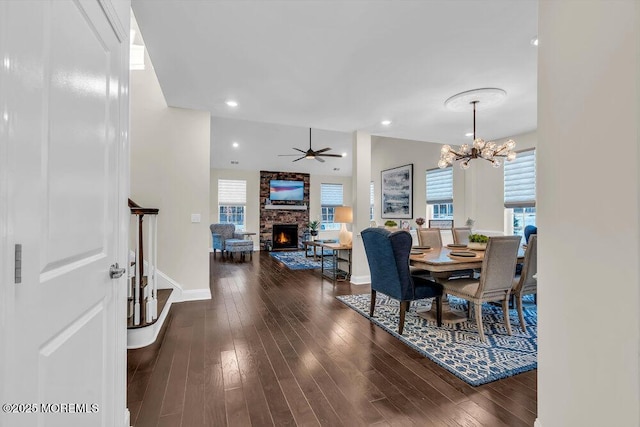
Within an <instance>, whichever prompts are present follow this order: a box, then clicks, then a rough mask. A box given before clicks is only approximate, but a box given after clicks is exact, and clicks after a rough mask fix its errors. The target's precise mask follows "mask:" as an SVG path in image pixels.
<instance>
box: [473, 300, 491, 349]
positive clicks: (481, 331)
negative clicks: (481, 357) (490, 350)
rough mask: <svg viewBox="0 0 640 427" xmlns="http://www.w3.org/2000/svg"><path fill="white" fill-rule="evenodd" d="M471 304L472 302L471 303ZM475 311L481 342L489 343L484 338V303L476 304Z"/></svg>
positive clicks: (474, 304)
mask: <svg viewBox="0 0 640 427" xmlns="http://www.w3.org/2000/svg"><path fill="white" fill-rule="evenodd" d="M469 304H471V302H469ZM473 309H474V310H475V312H476V325H477V326H478V335H480V341H482V342H487V339H486V338H485V336H484V327H483V326H482V303H479V302H474V303H473Z"/></svg>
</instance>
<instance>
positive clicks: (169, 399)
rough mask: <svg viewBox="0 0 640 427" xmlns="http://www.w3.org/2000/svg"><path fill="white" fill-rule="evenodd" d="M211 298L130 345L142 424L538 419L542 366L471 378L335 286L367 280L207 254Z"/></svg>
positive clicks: (192, 426) (131, 398)
mask: <svg viewBox="0 0 640 427" xmlns="http://www.w3.org/2000/svg"><path fill="white" fill-rule="evenodd" d="M210 280H211V294H212V296H213V298H212V299H211V300H210V301H195V302H186V303H180V304H174V305H173V306H172V307H171V311H170V315H169V317H168V319H167V321H166V322H165V326H164V327H163V330H162V332H161V335H160V336H159V337H158V340H157V341H156V343H154V344H152V345H150V346H148V347H146V348H143V349H138V350H129V352H128V396H127V403H128V407H129V410H130V411H131V423H132V425H134V426H136V427H138V426H140V427H143V426H183V427H198V426H271V425H273V426H286V425H291V426H293V425H305V426H306V425H323V426H340V425H344V426H353V425H375V426H396V425H402V426H404V425H407V426H408V425H415V426H492V427H493V426H509V427H513V426H532V425H533V423H534V420H535V418H536V407H537V402H536V371H531V372H527V373H524V374H520V375H517V376H514V377H510V378H507V379H503V380H500V381H496V382H493V383H489V384H486V385H483V386H480V387H472V386H470V385H468V384H466V383H465V382H463V381H462V380H460V379H458V378H457V377H455V376H453V375H452V374H450V373H449V372H447V371H445V370H444V369H442V368H440V367H439V366H438V365H436V364H435V363H433V362H432V361H430V360H429V359H426V358H424V357H423V356H421V355H420V354H418V353H416V352H414V351H413V350H411V349H410V348H409V347H407V346H405V345H404V344H402V343H401V342H400V341H398V340H397V339H395V338H393V337H392V336H391V335H389V334H388V333H386V332H385V331H383V330H382V329H380V328H378V327H376V326H373V325H372V324H371V323H370V322H369V321H368V320H366V319H365V318H364V317H362V316H360V315H359V314H357V313H356V312H355V311H353V310H351V309H349V308H347V307H346V306H345V305H343V304H342V303H340V302H339V301H337V300H336V299H335V298H334V297H335V296H336V295H341V294H349V293H365V292H369V287H368V286H355V285H350V284H349V283H344V282H343V283H338V284H337V285H333V284H332V283H331V282H329V281H327V280H323V279H321V278H320V276H319V274H318V273H317V272H313V271H310V270H299V271H291V270H288V269H287V268H286V267H284V266H283V265H282V264H280V263H278V262H276V261H275V260H273V259H272V258H271V257H270V256H269V255H268V253H256V254H254V257H253V260H252V261H247V262H244V263H237V262H232V261H227V260H221V259H220V257H217V259H215V260H214V259H213V257H211V258H210Z"/></svg>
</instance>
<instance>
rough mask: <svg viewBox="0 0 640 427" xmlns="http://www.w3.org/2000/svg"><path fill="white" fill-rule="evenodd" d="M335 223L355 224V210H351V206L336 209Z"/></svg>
mask: <svg viewBox="0 0 640 427" xmlns="http://www.w3.org/2000/svg"><path fill="white" fill-rule="evenodd" d="M333 221H334V222H338V223H339V222H342V223H348V224H351V223H352V222H353V210H352V209H351V206H338V207H336V211H335V213H334V216H333Z"/></svg>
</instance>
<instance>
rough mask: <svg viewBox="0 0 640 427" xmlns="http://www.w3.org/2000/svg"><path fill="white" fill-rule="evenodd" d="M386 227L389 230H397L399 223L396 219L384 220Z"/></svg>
mask: <svg viewBox="0 0 640 427" xmlns="http://www.w3.org/2000/svg"><path fill="white" fill-rule="evenodd" d="M384 227H385V228H386V229H387V230H397V229H398V223H397V222H395V221H394V220H392V219H390V220H388V221H385V222H384Z"/></svg>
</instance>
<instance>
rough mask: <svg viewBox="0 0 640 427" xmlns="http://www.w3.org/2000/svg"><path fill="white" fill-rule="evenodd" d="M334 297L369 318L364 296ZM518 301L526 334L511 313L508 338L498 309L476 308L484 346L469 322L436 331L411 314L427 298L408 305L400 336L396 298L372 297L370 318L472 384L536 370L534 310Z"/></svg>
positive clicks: (458, 305) (459, 303)
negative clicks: (480, 309) (373, 309)
mask: <svg viewBox="0 0 640 427" xmlns="http://www.w3.org/2000/svg"><path fill="white" fill-rule="evenodd" d="M336 298H337V299H338V300H340V301H342V302H343V303H344V304H346V305H348V306H349V307H351V308H353V309H354V310H355V311H357V312H358V313H360V314H361V315H362V316H364V317H366V318H369V304H370V301H371V295H370V294H362V295H342V296H337V297H336ZM529 298H530V299H529ZM524 300H525V308H524V318H525V321H526V322H527V334H525V333H523V332H522V330H521V329H520V321H519V320H518V313H517V311H516V310H510V311H509V318H510V320H511V331H512V333H513V335H511V336H509V335H507V332H506V329H505V327H504V323H503V322H502V319H503V318H502V308H501V307H496V306H493V305H490V304H484V305H483V306H482V317H483V319H484V324H483V325H484V333H485V336H486V338H487V343H486V344H485V343H483V342H481V341H480V339H479V336H478V329H477V328H476V323H475V321H473V320H472V321H465V322H463V323H459V324H457V325H448V324H445V323H443V324H442V326H441V327H438V326H436V323H435V321H429V320H426V319H424V318H422V317H420V316H418V315H416V309H417V310H419V311H422V310H425V309H427V308H429V307H430V306H431V303H430V301H429V300H419V301H415V302H412V303H411V310H410V311H409V312H407V314H406V317H405V324H404V331H403V333H402V335H398V319H399V312H400V307H399V303H398V301H397V300H394V299H391V298H388V297H387V296H386V295H383V294H380V293H378V295H377V298H376V308H375V311H374V317H373V319H372V320H373V322H374V323H375V324H377V325H378V326H380V327H381V328H382V329H384V330H385V331H387V332H388V333H390V334H391V335H393V336H394V337H396V338H398V339H399V340H400V341H402V342H404V343H405V344H406V345H408V346H409V347H411V348H413V349H414V350H416V351H417V352H419V353H421V354H423V355H424V356H426V357H428V358H429V359H431V360H433V361H434V362H436V363H437V364H438V365H440V366H442V367H443V368H445V369H447V370H448V371H449V372H451V373H452V374H454V375H455V376H457V377H459V378H461V379H462V380H464V381H466V382H467V383H469V384H471V385H473V386H477V385H481V384H486V383H488V382H491V381H495V380H499V379H501V378H506V377H510V376H512V375H515V374H519V373H521V372H526V371H530V370H532V369H536V368H537V366H538V362H537V354H538V331H537V324H538V322H537V308H536V306H535V305H534V304H532V301H533V296H532V295H529V296H526V297H525V298H524ZM449 301H450V303H451V307H452V308H454V309H459V310H464V307H466V302H465V301H464V300H462V299H458V298H455V297H451V296H450V297H449Z"/></svg>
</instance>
